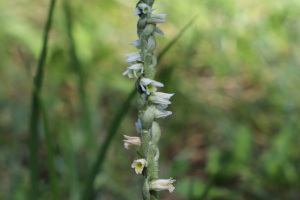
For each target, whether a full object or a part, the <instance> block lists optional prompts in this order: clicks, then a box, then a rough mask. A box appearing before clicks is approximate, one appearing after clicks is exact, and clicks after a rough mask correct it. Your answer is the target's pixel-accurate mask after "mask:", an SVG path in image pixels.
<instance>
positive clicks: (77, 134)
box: [0, 0, 300, 200]
mask: <svg viewBox="0 0 300 200" xmlns="http://www.w3.org/2000/svg"><path fill="white" fill-rule="evenodd" d="M49 3H50V2H49V1H40V0H14V1H4V0H0V41H1V45H0V58H1V60H0V64H1V67H0V80H1V86H0V110H1V112H0V132H1V135H0V152H1V153H0V199H1V200H24V199H28V196H27V194H28V192H29V190H30V170H29V156H30V152H29V147H28V143H29V132H30V131H29V118H30V117H29V116H30V109H31V96H32V91H33V87H32V77H33V76H34V74H35V73H36V66H37V62H38V57H39V54H40V51H41V48H42V39H43V28H44V25H45V22H46V20H47V13H48V9H49ZM136 3H137V1H133V0H127V1H124V0H110V1H101V0H85V1H78V0H74V1H72V2H69V6H70V9H69V18H68V13H66V11H68V9H66V7H65V6H64V2H63V1H62V0H59V1H57V2H56V6H55V10H54V13H53V14H54V15H53V22H52V28H51V31H50V35H49V43H48V44H49V46H48V53H47V59H46V63H45V77H44V78H45V79H44V82H43V87H42V91H41V96H42V97H43V100H44V104H45V108H46V110H47V114H48V123H49V129H50V133H51V138H52V140H53V145H54V156H55V159H54V164H55V171H56V177H57V179H58V188H59V199H66V200H67V199H70V200H73V199H74V200H77V199H79V197H80V196H81V191H82V189H83V187H84V183H85V181H86V179H87V176H88V174H89V169H90V168H91V166H92V165H93V163H94V160H95V159H96V157H97V152H98V149H99V148H100V147H101V145H102V143H103V141H104V138H105V137H106V135H107V133H108V130H109V127H110V126H112V125H111V124H112V121H113V119H114V117H115V115H116V113H117V112H118V110H119V109H120V108H121V106H122V105H123V104H124V102H125V101H126V98H127V97H128V95H129V94H130V92H131V91H132V89H133V87H134V83H135V80H133V79H128V78H127V77H124V76H122V75H121V74H122V73H123V72H124V71H125V70H126V67H128V66H127V63H125V59H126V56H124V53H131V52H135V51H136V49H135V48H134V47H133V46H130V45H129V44H130V43H131V42H132V41H135V40H137V35H136V22H137V20H138V18H133V12H134V7H135V4H136ZM154 8H156V10H155V11H154V13H166V14H168V16H167V23H164V24H160V25H159V27H160V28H161V29H162V30H163V31H164V33H165V36H163V37H162V36H157V50H156V53H157V54H159V53H160V52H161V51H162V50H163V48H164V47H165V46H166V45H168V44H169V43H170V42H171V41H172V40H173V38H174V37H176V35H177V34H178V33H179V32H180V30H181V29H182V28H183V27H184V26H185V25H186V24H187V23H188V22H189V21H190V20H191V18H192V17H193V16H194V15H196V14H199V15H198V16H197V18H196V19H195V21H194V24H193V25H192V26H191V27H189V28H188V30H186V32H185V33H184V34H183V35H182V37H181V38H180V39H179V40H178V41H177V42H176V44H175V45H174V46H172V48H171V49H170V50H169V51H168V52H167V53H166V54H165V55H164V57H163V58H162V59H161V60H160V63H159V65H158V67H157V75H156V80H157V81H160V82H163V83H164V84H165V87H164V88H162V89H161V90H160V91H162V92H167V93H173V92H174V93H175V96H174V97H173V98H172V104H171V105H170V106H169V108H168V110H171V111H172V112H173V114H172V115H171V116H170V117H168V118H166V119H165V120H160V124H161V127H162V138H161V142H160V152H161V154H160V155H161V157H160V178H169V177H173V178H174V179H176V180H177V181H176V183H175V187H176V190H175V191H174V193H172V194H169V193H168V192H166V191H163V192H160V198H161V199H162V200H164V199H165V200H166V199H170V200H185V199H191V200H196V199H211V200H223V199H224V200H226V199H232V200H299V199H300V154H299V144H300V136H299V131H300V125H299V117H300V113H299V111H300V107H299V106H300V93H299V90H300V89H299V88H300V79H299V75H300V56H299V52H300V36H299V35H300V21H299V17H300V1H299V0H278V1H271V0H264V1H261V0H252V1H248V0H223V1H221V0H185V1H179V0H169V1H162V0H157V1H156V2H155V4H154ZM70 24H71V26H72V28H70V26H69V25H70ZM70 31H71V34H72V35H73V36H74V38H73V42H74V43H72V40H70V37H69V34H70ZM74 50H75V51H76V54H74ZM74 55H75V58H74ZM76 55H77V58H76ZM76 59H78V62H77V60H76ZM78 66H80V67H81V70H78ZM82 94H83V96H84V97H83V96H82ZM137 98H138V95H136V96H135V97H134V98H133V100H132V101H131V106H130V108H129V111H128V112H127V113H126V114H125V117H124V118H123V119H122V123H121V125H120V127H119V129H118V131H117V134H116V136H115V137H114V138H113V140H112V143H111V144H110V146H109V149H108V152H107V157H106V159H105V160H104V165H103V168H102V171H101V172H100V173H99V174H98V175H97V176H96V179H95V183H94V189H95V190H94V193H93V196H94V199H104V200H111V199H117V200H123V199H124V200H134V199H141V191H140V190H141V183H142V182H141V181H142V180H141V179H142V177H141V176H138V175H136V174H135V172H134V170H133V169H131V168H130V165H131V163H132V161H133V159H134V158H135V157H136V152H135V150H134V149H131V150H129V151H127V150H125V149H124V147H123V141H122V140H123V136H122V135H123V134H127V135H136V131H135V126H134V123H135V122H136V120H137V108H136V101H137ZM48 157H49V156H48V154H47V150H46V146H45V132H44V129H43V123H42V122H41V121H40V123H39V150H38V161H39V163H38V165H39V168H38V172H37V173H38V178H39V182H38V183H39V194H38V196H39V199H43V200H48V199H51V198H52V197H51V195H52V194H51V189H50V183H49V177H50V175H49V172H48V169H47V158H48Z"/></svg>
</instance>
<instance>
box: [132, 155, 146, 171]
mask: <svg viewBox="0 0 300 200" xmlns="http://www.w3.org/2000/svg"><path fill="white" fill-rule="evenodd" d="M147 166H148V162H147V161H146V160H145V159H143V158H142V159H138V160H134V161H133V163H132V165H131V168H134V169H135V173H136V174H141V173H142V172H143V169H144V167H147Z"/></svg>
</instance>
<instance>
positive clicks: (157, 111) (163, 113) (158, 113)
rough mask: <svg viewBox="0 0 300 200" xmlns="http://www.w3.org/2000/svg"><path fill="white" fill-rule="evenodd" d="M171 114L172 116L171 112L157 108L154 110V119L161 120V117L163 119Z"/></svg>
mask: <svg viewBox="0 0 300 200" xmlns="http://www.w3.org/2000/svg"><path fill="white" fill-rule="evenodd" d="M171 114H172V112H171V111H167V110H162V109H158V108H157V107H156V109H155V118H161V117H163V118H164V117H167V116H169V115H171Z"/></svg>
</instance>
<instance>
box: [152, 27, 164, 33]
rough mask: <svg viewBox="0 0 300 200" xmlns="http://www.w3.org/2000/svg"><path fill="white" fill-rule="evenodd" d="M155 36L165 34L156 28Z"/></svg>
mask: <svg viewBox="0 0 300 200" xmlns="http://www.w3.org/2000/svg"><path fill="white" fill-rule="evenodd" d="M154 34H158V35H164V32H163V31H162V30H161V29H160V28H158V27H155V30H154Z"/></svg>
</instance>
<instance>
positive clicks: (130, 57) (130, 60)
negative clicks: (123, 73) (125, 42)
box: [125, 52, 142, 63]
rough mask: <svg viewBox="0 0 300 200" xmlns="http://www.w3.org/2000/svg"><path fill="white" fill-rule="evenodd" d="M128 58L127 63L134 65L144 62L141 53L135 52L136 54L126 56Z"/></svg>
mask: <svg viewBox="0 0 300 200" xmlns="http://www.w3.org/2000/svg"><path fill="white" fill-rule="evenodd" d="M125 56H127V57H128V58H127V60H126V62H128V63H133V62H136V61H142V57H141V53H140V52H135V53H130V54H125Z"/></svg>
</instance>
